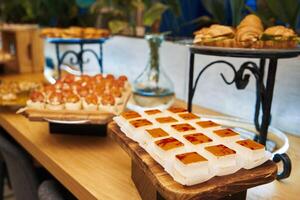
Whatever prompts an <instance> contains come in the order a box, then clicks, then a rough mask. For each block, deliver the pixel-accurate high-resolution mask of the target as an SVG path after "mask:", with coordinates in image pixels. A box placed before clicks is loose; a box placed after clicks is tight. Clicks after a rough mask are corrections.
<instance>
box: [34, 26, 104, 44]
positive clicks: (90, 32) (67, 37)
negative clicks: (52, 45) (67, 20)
mask: <svg viewBox="0 0 300 200" xmlns="http://www.w3.org/2000/svg"><path fill="white" fill-rule="evenodd" d="M40 35H41V36H42V37H44V38H48V39H49V41H52V42H62V41H70V42H72V41H73V42H79V41H83V40H86V41H87V42H88V41H90V40H97V39H102V38H108V37H109V36H110V32H109V30H107V29H101V28H93V27H87V28H83V27H75V26H74V27H69V28H43V29H42V30H41V33H40Z"/></svg>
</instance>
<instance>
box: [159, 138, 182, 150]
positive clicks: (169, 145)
mask: <svg viewBox="0 0 300 200" xmlns="http://www.w3.org/2000/svg"><path fill="white" fill-rule="evenodd" d="M155 144H156V145H157V146H158V147H160V148H161V149H163V150H165V151H168V150H171V149H174V148H178V147H182V146H183V143H182V142H180V141H179V140H176V139H175V138H173V137H169V138H165V139H161V140H157V141H155Z"/></svg>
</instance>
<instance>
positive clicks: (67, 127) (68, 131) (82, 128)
mask: <svg viewBox="0 0 300 200" xmlns="http://www.w3.org/2000/svg"><path fill="white" fill-rule="evenodd" d="M106 131H107V124H63V123H53V122H49V132H50V133H51V134H65V135H82V136H100V137H105V136H106Z"/></svg>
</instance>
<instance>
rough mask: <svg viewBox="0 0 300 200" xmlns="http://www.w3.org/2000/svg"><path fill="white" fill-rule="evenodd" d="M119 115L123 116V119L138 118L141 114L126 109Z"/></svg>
mask: <svg viewBox="0 0 300 200" xmlns="http://www.w3.org/2000/svg"><path fill="white" fill-rule="evenodd" d="M121 117H123V118H124V119H125V120H130V119H135V118H140V117H141V115H140V114H139V113H137V112H135V111H126V112H123V113H122V114H121Z"/></svg>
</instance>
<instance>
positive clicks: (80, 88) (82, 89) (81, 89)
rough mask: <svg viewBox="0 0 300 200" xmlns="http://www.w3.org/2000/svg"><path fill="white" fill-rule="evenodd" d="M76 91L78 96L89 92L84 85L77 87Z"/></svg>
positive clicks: (84, 95)
mask: <svg viewBox="0 0 300 200" xmlns="http://www.w3.org/2000/svg"><path fill="white" fill-rule="evenodd" d="M77 93H78V94H79V96H81V97H86V96H87V95H88V94H89V93H90V92H89V89H88V88H85V87H79V88H78V90H77Z"/></svg>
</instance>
